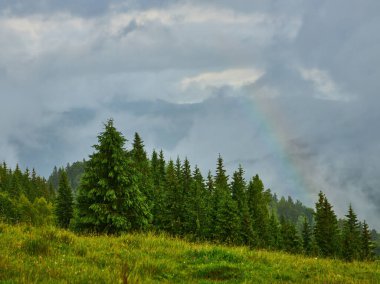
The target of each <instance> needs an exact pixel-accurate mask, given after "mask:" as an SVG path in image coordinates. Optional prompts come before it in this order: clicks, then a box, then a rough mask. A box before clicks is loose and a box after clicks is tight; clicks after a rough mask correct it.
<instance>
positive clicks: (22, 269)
mask: <svg viewBox="0 0 380 284" xmlns="http://www.w3.org/2000/svg"><path fill="white" fill-rule="evenodd" d="M67 281H69V282H71V283H155V282H166V283H212V282H218V283H269V282H270V283H277V282H278V283H286V282H289V283H290V282H295V283H300V282H302V283H379V282H380V263H379V262H378V261H377V262H369V263H365V262H353V263H346V262H343V261H339V260H328V259H316V258H306V257H304V256H295V255H289V254H285V253H280V252H267V251H261V250H249V249H247V248H245V247H227V246H219V245H213V244H207V243H200V244H194V243H189V242H186V241H184V240H179V239H173V238H170V237H167V236H165V235H152V234H126V235H122V236H119V237H114V236H105V235H103V236H77V235H74V234H73V233H71V232H68V231H65V230H59V229H55V228H53V227H46V228H33V227H27V226H10V225H5V224H0V282H6V283H10V282H21V283H41V282H55V283H57V282H67Z"/></svg>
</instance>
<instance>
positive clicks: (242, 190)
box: [231, 165, 256, 247]
mask: <svg viewBox="0 0 380 284" xmlns="http://www.w3.org/2000/svg"><path fill="white" fill-rule="evenodd" d="M231 190H232V199H233V200H235V201H236V203H237V207H238V208H239V218H240V221H241V224H240V226H241V231H240V235H241V240H242V243H243V244H245V245H248V246H250V247H252V246H254V245H255V244H256V238H255V235H254V232H253V228H252V219H251V216H250V214H249V208H248V200H247V193H246V191H247V184H246V181H245V179H244V170H243V168H242V166H241V165H239V168H238V170H237V171H235V172H234V173H233V176H232V183H231Z"/></svg>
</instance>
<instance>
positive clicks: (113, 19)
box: [0, 0, 380, 230]
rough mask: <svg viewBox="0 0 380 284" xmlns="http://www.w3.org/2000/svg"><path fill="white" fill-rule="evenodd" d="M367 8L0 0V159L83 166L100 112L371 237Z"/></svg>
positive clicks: (379, 166) (374, 211) (377, 72)
mask: <svg viewBox="0 0 380 284" xmlns="http://www.w3.org/2000/svg"><path fill="white" fill-rule="evenodd" d="M379 10H380V2H379V1H376V0H373V1H371V0H368V1H360V2H358V1H351V0H348V1H347V0H346V1H341V0H338V1H318V2H312V1H302V0H294V1H293V0H289V1H275V0H269V1H239V0H237V1H147V0H144V1H116V0H115V1H112V0H111V1H89V0H86V1H73V0H69V1H58V0H52V1H42V0H41V1H40V0H36V1H22V0H18V1H6V0H0V44H1V52H0V94H1V95H0V96H1V103H0V133H1V136H0V161H2V160H5V161H6V162H8V163H9V164H11V165H13V166H14V165H15V164H16V163H19V164H20V165H21V166H22V167H26V166H28V167H30V168H31V167H35V168H36V170H37V171H38V172H39V173H41V174H43V175H45V176H48V175H49V174H50V172H51V170H52V168H53V167H54V165H58V166H59V165H65V164H66V163H67V162H74V161H76V160H81V159H83V158H86V157H87V156H88V154H90V153H91V152H92V148H91V146H92V145H93V144H94V143H96V135H97V134H98V133H99V132H100V131H101V129H102V123H103V122H105V121H106V120H107V118H110V117H112V118H114V120H115V123H116V126H117V127H118V129H120V130H121V131H122V132H123V133H124V134H125V135H126V137H127V138H128V139H131V138H132V137H133V136H132V135H133V133H134V132H135V131H138V132H139V133H140V135H141V136H142V138H143V139H144V142H145V146H146V149H147V151H148V152H150V151H151V150H152V149H153V148H157V149H161V148H162V149H163V150H164V152H165V154H166V156H167V157H172V158H176V156H177V155H179V156H180V157H183V158H184V157H185V156H187V157H188V158H189V160H190V161H191V162H192V163H197V164H198V165H199V167H200V168H201V169H202V170H203V171H204V172H205V171H206V170H208V169H212V170H214V169H215V163H216V158H217V156H218V153H220V154H221V155H222V156H223V158H224V160H225V162H226V165H227V167H228V169H229V170H230V171H232V170H234V169H236V168H237V167H238V165H239V164H242V165H243V167H244V168H245V169H246V171H247V177H250V176H252V175H254V174H256V173H258V174H259V175H260V177H261V178H262V179H263V181H264V183H265V185H266V186H267V187H269V188H271V189H272V190H273V191H274V192H277V193H278V194H280V195H291V196H292V197H293V198H297V199H300V200H301V201H302V202H304V203H306V204H307V205H309V206H314V202H316V198H317V193H318V191H319V190H322V191H324V192H325V193H326V195H327V197H328V198H329V200H330V201H331V203H332V204H333V205H334V209H335V210H336V212H337V213H338V215H339V216H343V214H345V213H346V211H347V208H346V206H347V204H349V203H350V202H351V203H352V205H353V207H354V209H355V211H356V212H357V213H358V217H359V218H360V219H366V220H367V221H368V222H369V224H370V225H371V226H373V227H375V228H376V229H378V230H380V221H379V220H380V175H379V173H380V162H379V159H378V158H379V157H380V143H379V141H380V132H379V131H378V129H379V126H378V123H379V121H380V112H379V110H378V108H379V106H380V96H379V90H380V80H379V78H380V69H379V66H380V53H379V50H380V33H379V32H378V30H379V28H380V18H379V17H378V11H379Z"/></svg>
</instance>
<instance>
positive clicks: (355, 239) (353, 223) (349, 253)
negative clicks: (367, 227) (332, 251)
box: [342, 204, 361, 261]
mask: <svg viewBox="0 0 380 284" xmlns="http://www.w3.org/2000/svg"><path fill="white" fill-rule="evenodd" d="M346 217H347V220H345V221H344V227H343V244H342V255H343V258H344V259H345V260H347V261H352V260H354V259H359V257H360V246H361V244H360V228H359V222H358V219H357V217H356V214H355V212H354V210H353V209H352V206H351V204H350V206H349V208H348V213H347V215H346Z"/></svg>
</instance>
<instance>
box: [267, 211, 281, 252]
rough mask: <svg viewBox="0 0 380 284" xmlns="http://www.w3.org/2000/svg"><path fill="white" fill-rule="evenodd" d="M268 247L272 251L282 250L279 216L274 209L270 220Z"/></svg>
mask: <svg viewBox="0 0 380 284" xmlns="http://www.w3.org/2000/svg"><path fill="white" fill-rule="evenodd" d="M267 247H268V248H269V249H271V250H275V249H281V248H282V235H281V227H280V222H279V221H278V218H277V214H276V213H275V211H274V209H272V213H271V215H270V218H269V226H268V244H267Z"/></svg>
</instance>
